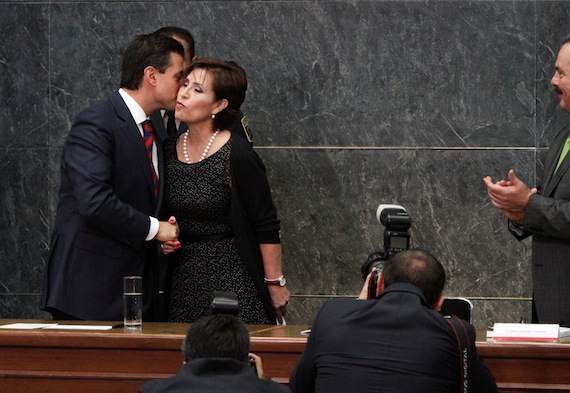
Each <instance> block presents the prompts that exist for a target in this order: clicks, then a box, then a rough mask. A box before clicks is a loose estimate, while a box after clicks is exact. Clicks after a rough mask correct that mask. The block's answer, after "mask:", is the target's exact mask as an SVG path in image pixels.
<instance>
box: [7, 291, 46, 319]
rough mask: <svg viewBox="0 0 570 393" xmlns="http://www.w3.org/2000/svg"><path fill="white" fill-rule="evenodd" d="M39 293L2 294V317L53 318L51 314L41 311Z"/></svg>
mask: <svg viewBox="0 0 570 393" xmlns="http://www.w3.org/2000/svg"><path fill="white" fill-rule="evenodd" d="M39 302H40V296H39V295H38V294H19V293H16V294H5V293H1V294H0V318H31V319H51V314H49V313H46V312H44V311H40V309H39V308H38V304H39Z"/></svg>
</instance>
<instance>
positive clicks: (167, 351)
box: [0, 319, 570, 393]
mask: <svg viewBox="0 0 570 393" xmlns="http://www.w3.org/2000/svg"><path fill="white" fill-rule="evenodd" d="M19 322H33V323H41V322H45V323H49V322H53V321H31V320H25V321H24V320H9V319H0V325H5V324H9V323H19ZM60 323H61V324H75V322H66V323H64V322H60ZM81 323H84V324H89V325H92V324H98V325H105V323H102V322H81ZM189 326H190V325H189V324H178V323H147V322H145V323H144V324H143V328H142V329H141V330H138V331H136V330H135V331H132V330H128V329H124V328H122V327H121V328H115V329H112V330H106V331H87V330H79V331H69V330H3V329H0V392H4V391H9V392H11V393H18V392H26V393H33V392H42V393H51V392H57V393H60V392H67V391H81V392H84V393H90V392H137V391H138V388H139V387H140V386H141V385H142V384H143V383H144V382H146V381H148V380H149V379H153V378H164V377H167V376H170V375H172V374H174V373H176V371H177V370H178V368H179V367H180V366H181V365H182V361H183V356H182V352H181V350H180V346H181V344H182V339H183V337H184V335H185V334H186V331H187V330H188V327H189ZM248 329H249V332H250V335H251V350H252V352H255V353H257V354H258V355H260V356H261V357H262V359H263V365H264V369H265V374H266V376H267V377H269V378H272V379H274V380H276V381H279V382H282V383H287V381H288V378H289V375H290V373H291V370H292V369H293V367H294V365H295V364H296V362H297V359H298V358H299V355H300V354H301V352H302V351H303V348H304V346H305V343H306V336H304V335H302V334H301V330H303V329H305V327H304V326H272V325H255V326H253V325H252V326H248ZM481 333H482V337H483V339H484V335H483V334H484V332H481ZM477 348H478V351H479V353H480V354H481V356H482V357H483V359H484V361H485V364H486V365H487V366H488V367H489V369H490V370H491V371H492V372H493V374H494V375H495V378H496V379H497V382H498V384H499V388H500V390H501V392H511V393H512V392H563V391H566V392H570V345H567V344H534V343H490V342H486V341H478V342H477ZM79 386H80V387H79Z"/></svg>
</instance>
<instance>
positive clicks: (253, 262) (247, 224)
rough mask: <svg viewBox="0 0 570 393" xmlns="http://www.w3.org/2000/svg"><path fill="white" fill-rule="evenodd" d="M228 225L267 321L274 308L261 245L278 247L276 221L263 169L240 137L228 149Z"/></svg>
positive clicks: (259, 161)
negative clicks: (265, 274)
mask: <svg viewBox="0 0 570 393" xmlns="http://www.w3.org/2000/svg"><path fill="white" fill-rule="evenodd" d="M230 172H231V187H232V197H231V198H232V201H231V214H230V215H231V225H232V229H233V232H234V236H235V240H236V247H237V249H238V252H239V254H240V257H241V259H242V261H243V263H244V264H245V267H246V269H247V271H248V273H249V274H250V276H251V278H252V279H253V282H254V284H255V287H256V288H257V292H258V294H259V297H260V299H261V301H262V303H263V307H264V308H265V312H266V313H267V316H268V318H269V320H270V321H272V322H275V321H276V314H275V309H274V308H273V305H272V303H271V297H270V295H269V290H268V289H267V285H266V284H265V282H264V280H263V278H264V269H263V260H262V258H261V250H260V248H259V245H260V244H278V243H280V242H281V241H280V238H279V229H280V227H279V220H278V219H277V209H276V208H275V205H274V204H273V200H272V198H271V190H270V188H269V183H268V181H267V176H266V173H265V166H264V165H263V162H262V161H261V158H260V157H259V156H258V155H257V153H256V152H255V151H254V150H253V149H252V148H251V147H250V146H249V144H248V143H247V142H246V141H245V140H244V139H242V138H235V137H233V136H232V145H231V150H230Z"/></svg>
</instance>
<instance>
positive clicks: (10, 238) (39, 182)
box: [0, 148, 49, 293]
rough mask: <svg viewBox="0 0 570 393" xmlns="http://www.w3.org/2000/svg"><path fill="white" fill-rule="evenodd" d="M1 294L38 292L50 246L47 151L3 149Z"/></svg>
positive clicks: (0, 164) (0, 236) (0, 226)
mask: <svg viewBox="0 0 570 393" xmlns="http://www.w3.org/2000/svg"><path fill="white" fill-rule="evenodd" d="M0 154H1V155H2V158H3V159H2V160H0V172H1V173H3V174H4V176H5V180H7V181H8V186H7V187H5V188H4V189H2V191H0V207H1V209H2V219H1V220H0V238H1V239H2V240H3V244H2V247H0V270H1V271H2V272H3V273H2V274H1V275H0V293H18V292H39V288H40V286H41V282H42V277H43V260H44V258H45V255H46V252H47V249H48V247H49V239H48V238H47V234H48V227H49V217H48V215H49V213H48V211H49V200H48V198H47V197H48V193H47V190H48V184H49V182H48V178H47V177H46V175H45V172H44V171H45V168H46V167H47V161H48V160H47V158H48V157H47V149H45V148H34V149H31V148H26V149H24V148H0Z"/></svg>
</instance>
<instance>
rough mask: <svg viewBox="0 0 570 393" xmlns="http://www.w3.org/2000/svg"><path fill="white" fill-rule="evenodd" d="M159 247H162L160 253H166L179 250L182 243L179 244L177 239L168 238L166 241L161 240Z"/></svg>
mask: <svg viewBox="0 0 570 393" xmlns="http://www.w3.org/2000/svg"><path fill="white" fill-rule="evenodd" d="M160 248H161V249H162V253H163V254H164V255H167V254H170V253H173V252H174V251H178V250H180V248H182V244H180V242H179V241H178V240H169V241H167V242H161V243H160Z"/></svg>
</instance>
